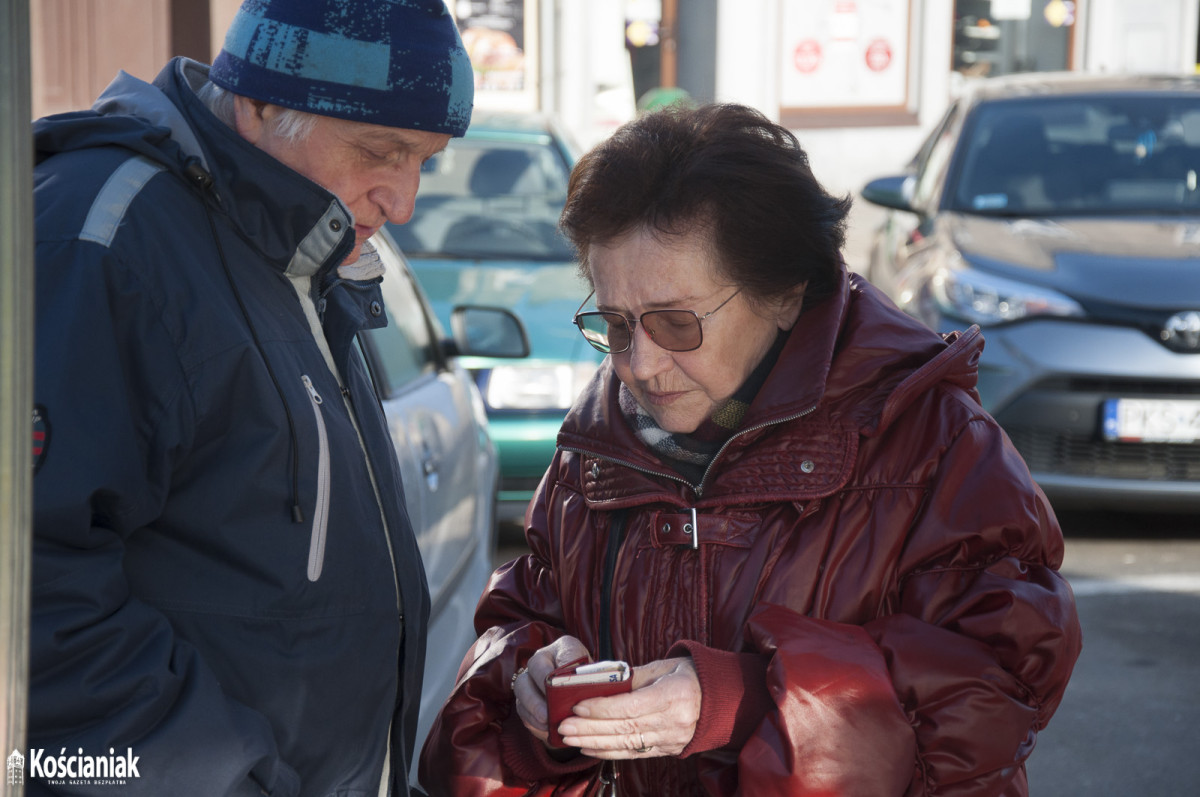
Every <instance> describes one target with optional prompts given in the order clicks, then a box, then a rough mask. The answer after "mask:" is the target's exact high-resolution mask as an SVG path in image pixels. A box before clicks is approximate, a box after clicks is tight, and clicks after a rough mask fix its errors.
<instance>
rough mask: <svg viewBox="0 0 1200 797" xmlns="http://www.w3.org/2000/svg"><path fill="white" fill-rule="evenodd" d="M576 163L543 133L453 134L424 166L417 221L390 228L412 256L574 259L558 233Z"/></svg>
mask: <svg viewBox="0 0 1200 797" xmlns="http://www.w3.org/2000/svg"><path fill="white" fill-rule="evenodd" d="M569 176H570V169H569V167H568V165H567V163H566V161H565V159H564V158H563V156H562V155H561V154H560V153H559V151H558V149H557V148H556V147H555V146H554V144H553V140H552V139H551V138H550V137H549V136H547V137H545V138H544V139H535V140H532V141H526V140H497V139H491V138H471V137H468V138H463V139H453V140H452V141H451V142H450V144H449V146H447V148H446V150H445V151H443V152H441V153H440V154H438V155H436V156H434V157H433V158H432V159H430V160H429V161H428V162H427V163H426V164H425V166H424V168H423V169H422V174H421V187H420V190H419V191H418V192H417V200H416V207H415V209H414V211H413V216H412V219H411V220H410V221H409V222H408V223H407V224H405V225H402V226H393V227H391V232H392V234H393V235H394V236H395V238H396V240H397V243H399V245H400V248H401V249H402V250H403V251H404V252H405V254H408V255H410V256H412V257H454V258H477V259H497V260H512V259H521V260H571V259H572V258H573V252H572V250H571V247H570V245H569V244H568V243H567V241H566V240H565V239H564V238H563V237H562V236H561V234H560V233H559V232H558V217H559V215H560V214H561V213H562V209H563V204H564V203H565V202H566V197H567V180H568V178H569Z"/></svg>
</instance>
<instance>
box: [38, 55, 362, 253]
mask: <svg viewBox="0 0 1200 797" xmlns="http://www.w3.org/2000/svg"><path fill="white" fill-rule="evenodd" d="M207 79H208V67H207V66H205V65H204V64H201V63H198V62H196V61H192V60H190V59H187V58H174V59H172V60H171V61H170V62H169V63H168V64H167V65H166V66H165V67H164V68H163V70H162V71H161V72H160V73H159V74H158V76H157V77H156V78H155V79H154V82H153V83H146V82H144V81H142V80H139V79H138V78H135V77H133V76H132V75H129V74H127V73H125V72H122V73H120V74H119V75H118V76H117V78H116V79H115V80H113V82H112V83H111V84H109V86H108V88H106V89H105V90H104V92H103V93H102V94H101V95H100V97H99V98H98V99H97V100H96V102H95V104H94V105H93V106H92V108H91V110H88V111H74V112H71V113H65V114H56V115H54V116H48V117H45V118H43V119H39V120H37V121H36V122H34V126H33V133H34V148H35V151H36V158H37V162H39V163H41V162H42V161H44V160H46V159H47V158H49V157H50V156H52V155H58V154H64V153H71V152H77V151H82V150H88V149H96V148H108V147H117V148H121V149H125V150H129V151H130V152H131V153H133V154H136V155H140V156H142V157H145V158H147V159H149V160H151V161H153V162H155V163H157V164H159V165H161V166H162V167H164V168H165V169H167V170H168V171H170V172H173V173H175V174H177V175H181V176H183V177H184V179H188V180H189V182H192V183H194V184H196V185H197V186H198V187H199V188H200V189H202V190H205V191H209V192H210V193H211V196H212V197H214V198H215V201H216V204H217V205H218V206H220V208H221V209H222V210H223V211H224V212H225V213H227V214H228V215H229V216H230V218H231V220H232V221H233V222H234V224H235V225H236V226H238V227H239V228H240V229H241V230H242V232H243V233H244V234H245V236H244V237H246V238H247V239H248V240H251V241H253V242H254V243H255V245H256V246H257V247H259V248H260V249H261V251H262V254H263V255H264V256H265V257H266V258H267V259H268V260H271V261H273V262H276V263H278V264H280V267H281V268H283V269H285V270H286V271H287V272H288V273H289V274H290V275H307V276H311V275H312V274H315V273H316V272H317V271H318V270H320V269H321V268H322V267H327V266H328V264H330V263H337V262H340V261H341V259H342V258H343V257H345V255H346V254H347V253H348V252H349V251H350V248H351V247H352V246H353V242H354V235H353V233H354V225H353V223H352V221H351V215H350V212H349V211H348V210H347V209H346V208H345V206H344V205H342V203H341V202H340V201H339V200H338V199H337V197H335V196H334V195H333V194H331V193H330V192H328V191H326V190H325V189H324V188H322V187H321V186H319V185H317V184H316V183H314V182H312V181H311V180H309V179H308V178H306V177H304V176H303V175H302V174H300V173H299V172H296V171H294V170H292V169H290V168H289V167H287V166H285V165H284V164H283V163H281V162H279V161H277V160H276V159H275V158H273V157H271V156H270V155H268V154H266V153H265V152H263V151H262V150H260V149H258V148H257V147H255V146H254V145H252V144H250V143H249V142H247V141H246V140H245V139H243V138H242V137H241V136H240V135H238V134H237V132H236V131H235V130H233V129H231V128H230V127H229V126H228V125H226V124H225V123H224V122H222V121H221V120H219V119H217V117H216V116H214V115H213V114H212V112H211V111H209V110H208V108H207V107H205V105H204V103H203V102H202V101H201V100H200V98H199V97H198V96H197V95H196V91H197V90H198V89H199V88H200V87H201V86H203V85H204V83H205V81H206V80H207ZM197 167H198V169H197Z"/></svg>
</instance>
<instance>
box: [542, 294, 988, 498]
mask: <svg viewBox="0 0 1200 797" xmlns="http://www.w3.org/2000/svg"><path fill="white" fill-rule="evenodd" d="M981 349H982V339H981V336H980V335H979V331H978V328H973V329H971V330H968V331H967V332H966V333H963V334H958V333H955V334H954V335H951V336H949V337H948V338H946V339H944V338H943V337H942V336H940V335H937V334H935V333H934V332H932V331H930V330H929V329H928V328H927V327H925V326H924V325H922V324H921V323H920V322H918V321H916V320H915V319H912V318H910V317H909V316H907V315H905V314H904V313H902V312H901V311H900V310H898V309H897V308H896V307H895V306H894V305H893V304H892V303H891V302H890V301H889V300H888V299H887V298H886V297H884V296H883V294H882V293H880V292H879V291H878V289H876V288H874V287H873V286H872V285H870V284H869V283H867V282H866V281H865V280H862V279H861V278H859V277H851V276H850V275H849V274H847V273H845V272H843V274H842V276H841V279H840V280H839V284H838V288H837V290H836V291H835V292H834V293H833V294H832V295H831V296H829V297H827V298H826V299H825V300H823V301H821V302H819V303H817V304H815V305H814V306H812V307H810V308H807V309H806V310H805V311H804V312H803V313H801V315H800V318H799V319H798V320H797V323H796V325H795V327H794V328H793V329H792V331H791V333H790V335H789V337H788V341H787V343H786V344H785V346H784V350H783V352H782V353H781V354H780V357H779V361H778V363H777V364H776V366H775V368H774V369H773V370H772V372H771V375H770V376H769V377H768V378H767V381H766V383H765V384H764V385H763V387H762V389H761V390H760V391H759V393H758V395H757V396H756V397H755V400H754V402H753V404H752V405H751V407H750V410H749V411H748V412H747V415H746V419H745V421H744V423H743V429H744V430H750V431H748V432H745V433H740V434H739V435H736V436H735V437H734V439H733V440H732V441H731V442H730V445H729V446H728V448H727V449H726V450H725V451H723V452H722V453H721V454H719V455H718V461H717V462H715V463H714V466H713V470H714V472H715V471H718V470H720V471H721V478H720V479H719V480H713V483H712V484H711V485H707V484H706V485H700V487H702V488H704V494H703V496H702V499H703V501H702V503H725V502H728V501H737V502H746V501H754V500H763V501H779V500H808V499H811V498H815V497H820V496H823V495H828V494H831V493H833V492H834V491H836V490H837V489H838V488H840V487H841V486H842V485H843V484H845V482H846V480H847V479H849V477H850V474H851V472H852V468H853V464H854V457H855V455H856V453H857V449H858V439H859V436H860V435H865V436H872V435H875V434H878V433H879V431H880V430H881V429H883V428H886V426H887V425H888V424H890V423H891V422H892V421H893V420H894V419H895V418H896V417H898V416H899V415H900V413H901V412H902V411H903V409H904V408H905V407H907V406H908V405H909V404H910V403H911V402H912V401H913V400H914V398H915V397H917V396H919V395H921V394H922V393H923V392H925V391H927V390H928V389H930V388H931V387H932V386H933V385H934V384H936V383H939V382H950V383H953V384H956V385H958V386H960V387H963V388H964V389H966V390H968V391H971V390H973V387H974V384H975V378H976V366H977V363H978V357H979V351H980V350H981ZM619 384H620V383H619V380H618V379H617V377H616V374H615V372H614V371H613V369H612V366H611V361H610V360H608V359H606V360H605V362H604V364H603V365H602V367H601V368H600V370H599V371H598V372H597V375H596V377H595V378H594V379H593V381H592V383H591V384H590V385H589V387H588V389H587V390H585V391H584V393H583V395H582V396H581V397H580V399H579V401H577V402H576V405H575V407H574V408H573V409H572V410H571V412H570V413H568V415H567V418H566V420H565V421H564V423H563V426H562V429H561V431H560V433H559V437H558V443H559V447H560V448H565V449H569V450H573V451H577V452H580V453H581V454H583V455H584V459H583V462H582V463H581V467H582V474H581V478H582V481H583V484H582V487H583V489H584V493H585V495H586V497H587V498H588V500H589V503H591V504H592V505H595V506H602V507H605V508H617V507H618V506H629V505H634V504H638V503H644V502H646V501H648V500H673V501H674V502H678V492H679V491H678V490H676V491H674V493H672V492H671V491H670V490H665V489H664V482H663V477H665V478H667V479H668V480H670V481H668V482H667V484H670V483H672V482H674V483H677V484H679V485H680V488H681V489H682V488H683V487H684V485H686V484H687V482H686V481H684V480H683V479H682V478H681V477H680V476H679V475H678V474H677V473H675V472H674V471H673V470H672V469H671V468H670V467H668V466H666V465H665V464H663V463H662V462H661V461H660V460H659V459H658V458H657V457H656V456H655V455H654V454H653V453H652V452H650V451H649V450H648V449H647V448H646V446H645V445H643V444H642V443H641V442H640V441H639V440H638V439H637V437H636V435H635V434H634V433H633V430H632V429H630V428H629V425H628V424H627V423H626V422H625V421H624V419H623V417H622V415H621V413H620V409H619V402H618V399H617V390H618V388H619ZM784 422H787V423H788V427H787V433H786V434H775V433H773V432H772V431H771V429H772V427H773V426H774V425H776V424H780V423H784ZM751 443H753V445H750V444H751ZM735 458H736V465H735V466H734V465H732V464H731V463H734V461H735ZM613 462H617V463H621V464H622V465H624V466H626V467H621V468H618V467H614V466H613V465H612V463H613ZM798 466H799V467H798ZM731 473H733V474H734V475H732V476H730V474H731ZM671 496H675V497H674V499H672V497H671Z"/></svg>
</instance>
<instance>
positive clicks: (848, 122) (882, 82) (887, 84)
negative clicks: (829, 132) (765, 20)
mask: <svg viewBox="0 0 1200 797" xmlns="http://www.w3.org/2000/svg"><path fill="white" fill-rule="evenodd" d="M780 15H781V17H782V18H781V20H780V26H779V30H780V36H781V39H780V56H781V60H782V63H781V64H780V70H781V73H780V74H781V78H780V105H781V109H780V110H781V113H780V117H781V119H783V120H784V122H785V123H786V124H788V125H789V126H791V127H833V126H838V127H840V126H857V125H870V124H881V125H882V124H906V123H915V122H916V112H915V109H914V108H912V107H910V103H909V40H910V36H911V21H912V0H780Z"/></svg>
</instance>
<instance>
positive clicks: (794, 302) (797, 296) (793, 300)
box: [776, 282, 808, 332]
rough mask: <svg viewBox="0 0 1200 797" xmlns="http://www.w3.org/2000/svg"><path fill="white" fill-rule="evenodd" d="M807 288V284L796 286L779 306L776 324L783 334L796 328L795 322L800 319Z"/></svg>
mask: <svg viewBox="0 0 1200 797" xmlns="http://www.w3.org/2000/svg"><path fill="white" fill-rule="evenodd" d="M807 288H808V283H807V282H804V283H801V284H800V285H797V286H796V287H795V288H793V289H792V291H791V293H790V294H789V295H788V296H787V298H785V299H784V300H783V304H781V305H780V307H779V316H778V317H777V320H776V323H777V325H778V326H779V328H780V329H782V330H783V331H784V332H787V331H788V330H790V329H791V328H792V327H794V326H796V321H798V320H799V319H800V308H801V307H803V306H804V291H805V289H807Z"/></svg>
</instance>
